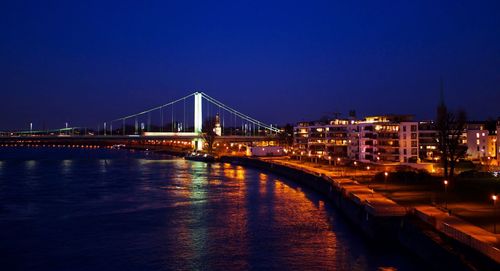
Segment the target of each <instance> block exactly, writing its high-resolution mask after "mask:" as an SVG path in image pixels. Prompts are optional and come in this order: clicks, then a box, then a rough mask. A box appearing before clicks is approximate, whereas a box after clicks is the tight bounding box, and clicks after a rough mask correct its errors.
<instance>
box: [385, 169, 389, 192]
mask: <svg viewBox="0 0 500 271" xmlns="http://www.w3.org/2000/svg"><path fill="white" fill-rule="evenodd" d="M387 176H389V173H388V172H387V171H386V172H384V184H385V190H387Z"/></svg>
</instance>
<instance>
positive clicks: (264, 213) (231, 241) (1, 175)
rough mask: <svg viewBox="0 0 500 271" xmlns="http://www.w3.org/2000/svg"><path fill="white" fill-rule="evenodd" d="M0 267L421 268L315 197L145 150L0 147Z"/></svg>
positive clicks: (250, 173) (262, 177) (260, 175)
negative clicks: (355, 226) (367, 236)
mask: <svg viewBox="0 0 500 271" xmlns="http://www.w3.org/2000/svg"><path fill="white" fill-rule="evenodd" d="M0 268H1V269H2V270H51V271H52V270H378V269H379V268H387V270H422V269H425V267H424V266H422V263H421V262H420V261H419V260H418V259H416V258H414V257H412V256H410V255H408V254H407V253H406V252H405V251H404V250H401V249H399V248H386V247H383V246H380V244H376V243H373V242H370V241H369V240H367V239H366V238H364V237H363V236H360V232H359V231H358V230H357V229H356V228H354V227H353V226H352V225H351V224H349V223H348V222H347V221H346V220H345V218H344V217H342V216H341V215H340V214H339V213H338V212H337V211H336V210H335V209H334V208H333V206H332V205H330V204H329V203H328V202H325V199H324V198H323V197H321V196H319V195H317V194H316V193H314V192H312V191H310V190H308V189H305V188H302V187H300V186H298V185H297V184H295V183H294V182H291V181H289V180H286V179H284V178H282V177H279V176H277V175H273V174H269V173H266V172H261V171H259V170H255V169H251V168H245V167H241V166H237V165H231V164H224V163H214V164H205V163H203V162H192V161H185V160H183V159H179V158H172V157H168V156H162V155H158V154H151V153H146V152H132V151H125V150H103V149H98V150H88V149H59V148H0Z"/></svg>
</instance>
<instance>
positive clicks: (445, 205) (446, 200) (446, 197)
mask: <svg viewBox="0 0 500 271" xmlns="http://www.w3.org/2000/svg"><path fill="white" fill-rule="evenodd" d="M443 184H444V208H445V209H448V193H447V192H448V180H444V181H443Z"/></svg>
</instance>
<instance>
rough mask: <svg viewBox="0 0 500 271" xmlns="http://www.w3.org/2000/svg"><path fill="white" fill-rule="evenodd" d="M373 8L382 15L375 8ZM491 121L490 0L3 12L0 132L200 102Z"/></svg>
mask: <svg viewBox="0 0 500 271" xmlns="http://www.w3.org/2000/svg"><path fill="white" fill-rule="evenodd" d="M382 2H384V3H383V4H382ZM441 77H442V78H443V79H444V82H445V96H446V99H447V102H448V104H449V105H450V106H451V107H454V108H457V107H460V106H461V107H464V108H466V110H467V112H468V113H469V118H470V119H485V118H487V117H494V118H496V117H498V116H500V106H499V105H498V104H499V102H500V1H498V0H492V1H460V0H450V1H436V0H433V1H234V0H233V1H199V2H198V1H176V2H167V1H18V0H14V1H2V4H0V93H1V96H0V97H1V99H0V130H6V129H21V128H24V129H27V127H28V123H29V122H30V121H33V122H34V125H35V126H38V127H39V126H41V125H42V123H45V125H47V126H49V127H61V126H63V125H64V122H66V121H69V122H70V123H71V124H72V125H76V126H79V125H90V126H92V125H94V126H95V125H96V124H97V123H98V122H101V121H104V120H106V119H111V118H115V117H119V116H122V115H125V114H127V113H133V112H136V111H139V110H141V109H145V108H147V107H152V106H155V105H158V104H161V103H163V102H168V101H170V100H173V99H175V98H178V97H181V96H184V95H186V94H189V93H191V92H193V91H195V90H202V91H204V92H206V93H208V94H210V95H211V96H213V97H215V98H218V99H219V100H221V101H223V102H225V103H226V104H228V105H231V106H233V107H235V108H237V109H239V110H240V111H242V112H244V113H247V114H249V115H251V116H253V117H255V118H257V119H259V120H262V121H265V122H269V123H285V122H296V121H300V120H311V119H317V118H319V117H321V116H322V115H325V114H328V113H331V112H342V113H344V116H345V115H346V114H347V111H348V110H350V109H355V110H356V111H357V112H358V115H360V116H363V115H367V114H378V113H411V114H415V115H416V116H417V117H418V118H419V119H429V118H433V117H434V112H435V106H436V104H437V102H438V99H439V82H440V78H441Z"/></svg>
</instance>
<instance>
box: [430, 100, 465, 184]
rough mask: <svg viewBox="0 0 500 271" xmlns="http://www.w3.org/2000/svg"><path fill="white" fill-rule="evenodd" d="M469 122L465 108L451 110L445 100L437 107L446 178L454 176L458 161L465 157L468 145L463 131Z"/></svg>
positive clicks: (437, 123)
mask: <svg viewBox="0 0 500 271" xmlns="http://www.w3.org/2000/svg"><path fill="white" fill-rule="evenodd" d="M466 123H467V117H466V113H465V111H464V110H458V111H457V112H456V113H453V112H450V111H449V110H448V109H447V107H446V105H445V104H444V102H443V101H441V103H440V104H439V106H438V107H437V116H436V127H437V131H438V148H439V151H440V154H441V161H442V163H443V169H444V178H451V179H452V178H453V177H454V175H455V167H456V164H457V163H458V161H459V160H460V159H462V158H464V157H465V154H466V152H467V147H466V146H465V145H463V144H462V142H461V139H462V133H463V131H464V129H465V126H466Z"/></svg>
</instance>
